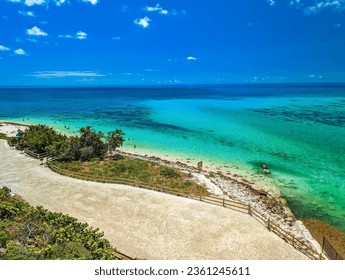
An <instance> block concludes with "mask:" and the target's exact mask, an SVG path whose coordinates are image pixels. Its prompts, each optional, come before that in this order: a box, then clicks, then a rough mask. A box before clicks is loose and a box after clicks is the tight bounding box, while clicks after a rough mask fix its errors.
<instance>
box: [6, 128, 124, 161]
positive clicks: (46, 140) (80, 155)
mask: <svg viewBox="0 0 345 280" xmlns="http://www.w3.org/2000/svg"><path fill="white" fill-rule="evenodd" d="M79 133H80V135H79V136H72V137H67V136H66V135H63V134H61V133H58V132H57V131H55V130H54V129H53V128H51V127H49V126H46V125H33V126H30V127H29V128H28V129H27V130H25V131H19V134H20V136H19V137H11V139H8V141H9V142H10V143H12V144H16V145H17V146H18V147H19V148H21V149H29V150H30V151H32V152H34V153H37V154H41V153H48V155H50V156H54V157H56V156H58V157H59V158H60V159H61V160H66V161H72V160H80V161H89V160H91V159H94V158H100V159H103V158H104V157H105V155H106V154H107V153H108V152H109V153H112V152H113V151H115V149H116V148H118V147H121V146H122V145H123V142H124V141H125V140H124V135H125V134H124V133H123V132H122V130H120V129H116V130H114V131H110V132H108V135H107V136H106V137H105V136H104V134H103V133H102V132H101V131H98V132H96V131H95V130H94V129H93V128H92V127H91V126H87V127H83V128H81V129H80V130H79Z"/></svg>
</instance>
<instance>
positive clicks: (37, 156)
mask: <svg viewBox="0 0 345 280" xmlns="http://www.w3.org/2000/svg"><path fill="white" fill-rule="evenodd" d="M24 153H26V154H27V155H29V156H31V157H34V158H37V159H44V158H45V157H47V156H48V153H40V154H38V153H34V152H32V151H30V150H28V149H24Z"/></svg>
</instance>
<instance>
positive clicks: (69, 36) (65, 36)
mask: <svg viewBox="0 0 345 280" xmlns="http://www.w3.org/2000/svg"><path fill="white" fill-rule="evenodd" d="M58 37H59V38H65V39H72V38H73V36H72V35H59V36H58Z"/></svg>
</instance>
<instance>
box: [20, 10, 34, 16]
mask: <svg viewBox="0 0 345 280" xmlns="http://www.w3.org/2000/svg"><path fill="white" fill-rule="evenodd" d="M18 13H19V14H20V15H22V16H25V17H35V14H34V12H31V11H18Z"/></svg>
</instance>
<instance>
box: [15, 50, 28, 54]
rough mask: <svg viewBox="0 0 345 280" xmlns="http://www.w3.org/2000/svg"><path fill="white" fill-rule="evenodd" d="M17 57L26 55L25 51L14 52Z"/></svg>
mask: <svg viewBox="0 0 345 280" xmlns="http://www.w3.org/2000/svg"><path fill="white" fill-rule="evenodd" d="M14 53H15V54H16V55H26V53H25V51H24V50H23V49H16V50H15V51H14Z"/></svg>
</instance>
